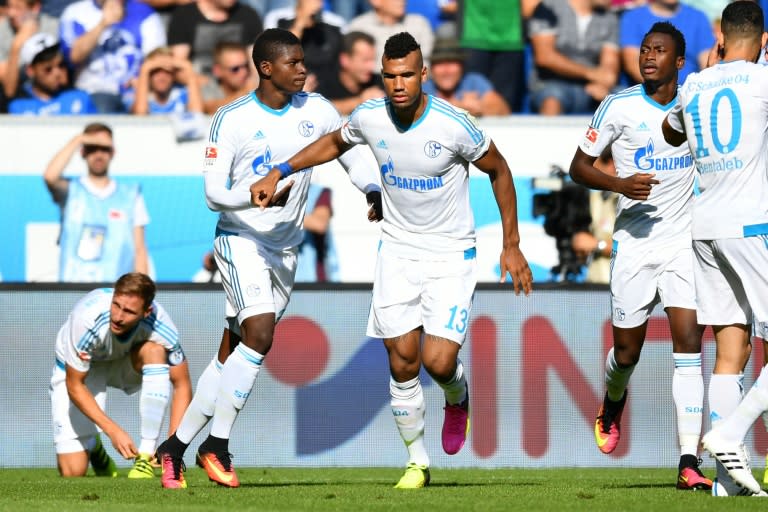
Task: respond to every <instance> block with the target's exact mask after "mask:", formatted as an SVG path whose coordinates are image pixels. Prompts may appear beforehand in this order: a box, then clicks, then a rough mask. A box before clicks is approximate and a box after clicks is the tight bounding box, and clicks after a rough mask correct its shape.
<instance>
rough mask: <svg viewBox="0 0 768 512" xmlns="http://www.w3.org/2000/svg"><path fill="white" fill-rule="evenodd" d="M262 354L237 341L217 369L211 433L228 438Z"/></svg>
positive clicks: (251, 383)
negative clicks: (217, 380) (219, 379)
mask: <svg viewBox="0 0 768 512" xmlns="http://www.w3.org/2000/svg"><path fill="white" fill-rule="evenodd" d="M263 360H264V356H263V355H262V354H259V353H258V352H256V351H255V350H252V349H250V348H248V347H246V346H245V345H244V344H243V343H240V344H239V345H238V346H237V348H235V350H234V351H233V352H232V354H231V355H230V356H229V358H227V362H226V363H224V367H223V368H222V370H221V384H220V385H219V393H218V395H217V396H216V408H215V412H214V414H213V421H212V423H211V435H212V436H214V437H218V438H221V439H229V433H230V432H231V430H232V425H234V424H235V419H237V414H238V413H239V412H240V409H242V408H243V406H244V405H245V402H246V400H248V395H250V394H251V389H253V384H254V383H255V382H256V377H257V376H258V375H259V370H261V363H262V361H263Z"/></svg>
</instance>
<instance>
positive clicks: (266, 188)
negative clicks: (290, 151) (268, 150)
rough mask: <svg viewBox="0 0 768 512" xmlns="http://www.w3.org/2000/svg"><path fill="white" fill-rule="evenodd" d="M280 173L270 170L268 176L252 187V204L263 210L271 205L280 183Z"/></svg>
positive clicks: (273, 169) (274, 169)
mask: <svg viewBox="0 0 768 512" xmlns="http://www.w3.org/2000/svg"><path fill="white" fill-rule="evenodd" d="M280 176H281V175H280V171H279V170H277V169H276V168H274V167H273V168H272V169H270V171H269V172H268V173H267V175H266V176H264V177H263V178H261V179H260V180H259V181H257V182H255V183H254V184H253V185H251V188H250V190H251V204H252V205H253V206H255V207H259V208H261V209H262V210H263V209H264V208H266V207H267V206H269V205H270V202H271V201H272V198H273V197H274V195H275V192H276V191H277V182H278V181H280Z"/></svg>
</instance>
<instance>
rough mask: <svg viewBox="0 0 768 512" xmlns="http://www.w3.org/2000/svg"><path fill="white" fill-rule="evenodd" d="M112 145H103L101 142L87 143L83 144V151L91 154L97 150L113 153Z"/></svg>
mask: <svg viewBox="0 0 768 512" xmlns="http://www.w3.org/2000/svg"><path fill="white" fill-rule="evenodd" d="M112 150H113V148H112V146H101V145H99V144H86V145H84V146H83V153H85V154H86V155H90V154H91V153H96V152H99V151H101V152H104V153H110V154H111V153H112Z"/></svg>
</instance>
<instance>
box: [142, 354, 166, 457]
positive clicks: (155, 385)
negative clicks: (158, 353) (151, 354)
mask: <svg viewBox="0 0 768 512" xmlns="http://www.w3.org/2000/svg"><path fill="white" fill-rule="evenodd" d="M169 368H170V367H169V366H168V365H167V364H145V365H144V366H143V367H142V369H141V395H140V397H139V416H140V417H141V443H139V453H145V454H149V455H152V454H154V453H155V447H156V446H157V438H158V437H160V427H161V426H162V424H163V416H165V409H166V407H168V401H169V400H170V397H171V378H170V373H169Z"/></svg>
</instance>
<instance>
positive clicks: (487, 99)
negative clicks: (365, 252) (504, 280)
mask: <svg viewBox="0 0 768 512" xmlns="http://www.w3.org/2000/svg"><path fill="white" fill-rule="evenodd" d="M727 1H728V0H686V2H687V3H686V2H680V1H679V0H647V1H646V0H407V1H406V0H42V1H41V0H0V82H2V87H0V112H8V113H10V114H14V115H22V114H23V115H62V114H67V115H77V114H93V113H99V114H120V113H125V114H134V115H152V114H165V115H173V116H174V117H175V119H176V121H177V122H178V127H179V130H178V133H179V138H180V139H189V138H196V137H198V136H201V132H202V131H204V124H205V123H204V121H202V119H201V118H202V117H203V116H205V115H206V114H212V113H214V112H215V111H216V109H217V108H219V107H220V106H222V105H224V104H225V103H227V102H229V101H231V100H232V99H234V98H236V97H238V96H240V95H242V94H244V93H246V92H247V91H249V90H252V89H253V88H254V87H255V86H256V83H255V81H256V80H257V75H256V73H255V72H254V69H253V64H252V61H251V58H250V51H251V44H252V41H253V40H254V38H255V37H256V36H257V35H258V34H259V33H260V32H261V31H262V30H263V29H265V28H269V27H280V28H285V29H288V30H290V31H292V32H293V33H294V34H296V35H297V36H298V37H299V38H300V40H301V41H302V43H303V45H304V52H305V59H306V64H307V66H308V69H309V73H310V79H309V80H308V81H307V85H306V89H307V90H309V91H316V92H319V93H322V94H324V95H325V96H326V97H328V98H329V99H330V100H331V101H333V103H334V104H335V105H336V106H337V108H338V109H339V110H340V111H341V112H342V114H347V113H349V112H350V111H351V110H352V109H353V108H354V107H355V106H356V105H358V104H359V103H360V102H362V101H365V100H367V99H370V98H375V97H382V96H383V90H382V87H381V83H380V79H379V76H378V71H379V69H380V58H381V53H382V48H383V45H384V41H385V40H386V38H387V37H389V36H390V35H392V34H394V33H397V32H401V31H408V32H410V33H411V34H413V35H414V37H415V38H416V40H417V41H419V43H420V44H421V46H422V50H423V52H424V55H425V56H426V57H427V59H428V62H427V63H426V64H427V66H428V69H429V76H430V79H429V82H428V83H427V84H426V86H425V89H426V90H427V91H428V92H430V93H432V94H435V95H437V96H440V97H442V98H445V99H446V100H448V101H450V102H451V103H454V104H456V105H457V106H460V107H462V108H464V109H466V110H468V111H469V112H471V113H472V114H473V115H476V116H499V115H507V114H509V113H539V114H543V115H559V114H571V113H573V114H590V113H592V111H593V110H594V108H595V107H596V106H597V104H598V103H599V101H601V100H602V99H603V98H605V96H606V95H607V94H609V93H610V92H612V91H614V90H616V89H617V88H619V87H624V86H627V85H631V84H633V83H637V82H638V81H639V80H640V76H639V69H638V65H637V62H638V59H637V54H638V51H639V45H640V40H641V38H642V35H643V33H644V32H645V31H646V30H647V28H648V27H650V26H651V24H652V23H653V22H654V21H657V20H668V21H671V22H672V23H673V24H675V25H676V26H677V27H679V28H680V29H681V31H682V32H683V33H684V34H685V37H686V42H687V46H688V49H687V56H686V57H687V59H686V68H685V69H684V71H683V73H682V76H681V77H680V79H681V81H682V80H684V79H685V75H686V74H687V73H690V72H692V71H696V70H697V69H699V68H700V66H701V65H703V63H704V62H705V60H706V54H707V51H708V50H709V48H710V47H711V46H712V44H713V42H714V37H715V36H714V34H715V33H716V32H717V31H718V23H719V20H718V19H717V16H719V13H720V12H721V11H722V8H723V6H724V4H726V3H727ZM764 1H766V0H764Z"/></svg>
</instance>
